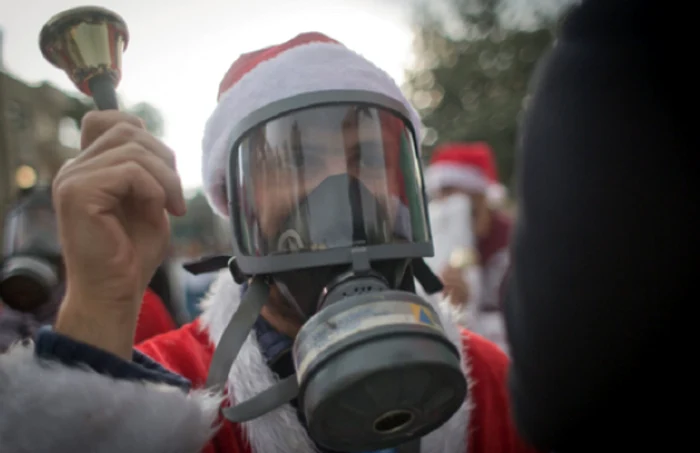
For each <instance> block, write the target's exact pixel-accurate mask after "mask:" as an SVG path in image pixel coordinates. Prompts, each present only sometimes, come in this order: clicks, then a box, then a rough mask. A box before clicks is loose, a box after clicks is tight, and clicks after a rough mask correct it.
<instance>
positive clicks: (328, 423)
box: [207, 91, 466, 452]
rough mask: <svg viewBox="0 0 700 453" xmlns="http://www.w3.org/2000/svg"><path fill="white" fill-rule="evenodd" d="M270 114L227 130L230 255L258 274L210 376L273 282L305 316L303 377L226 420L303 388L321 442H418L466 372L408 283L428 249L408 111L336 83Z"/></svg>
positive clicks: (453, 404) (264, 408)
mask: <svg viewBox="0 0 700 453" xmlns="http://www.w3.org/2000/svg"><path fill="white" fill-rule="evenodd" d="M324 97H325V98H327V99H332V100H333V102H328V101H326V102H324ZM280 111H281V112H283V113H279V112H280ZM263 112H264V114H263V113H260V115H261V116H258V117H255V115H256V114H253V117H254V118H255V119H254V120H250V122H249V123H248V124H249V125H250V126H249V127H245V128H244V129H245V130H244V131H242V132H238V133H235V134H234V137H233V138H232V143H233V146H232V150H231V155H230V162H229V173H228V181H227V185H228V187H227V188H228V200H229V208H230V210H229V212H230V213H231V222H232V227H233V228H232V229H233V232H234V252H235V260H233V261H232V263H233V264H232V266H235V267H236V268H237V270H236V272H238V273H241V274H244V275H245V276H246V277H252V282H251V284H250V286H249V288H248V290H247V291H246V293H245V295H244V296H243V299H242V301H241V305H240V307H239V309H238V311H237V312H236V313H235V314H234V316H233V318H232V320H231V323H230V324H229V326H228V327H227V329H226V330H225V332H224V334H223V335H222V338H221V341H220V342H219V344H218V347H217V350H216V352H215V354H214V358H213V360H212V364H211V368H210V375H209V378H208V382H207V383H208V385H212V386H217V385H221V384H222V383H224V382H226V378H227V375H228V372H229V370H230V367H231V365H232V364H233V361H234V360H235V356H236V355H237V353H238V351H239V350H240V348H241V346H242V344H243V342H244V341H245V339H246V337H247V336H248V334H249V332H250V330H251V328H252V325H253V323H254V322H255V320H256V319H257V317H258V316H259V314H260V311H261V309H262V306H263V305H265V303H267V301H268V298H269V289H270V285H274V286H275V287H276V288H277V289H278V290H279V293H280V294H282V295H283V296H284V298H285V299H286V301H287V302H289V303H290V304H292V305H294V306H295V307H296V308H297V309H298V311H299V314H300V319H302V320H303V321H304V322H303V326H302V328H301V330H300V331H299V333H298V335H297V337H296V339H295V341H294V346H293V350H292V357H293V361H294V365H295V370H296V374H295V375H292V376H290V377H289V378H286V379H282V380H281V381H279V382H278V383H277V384H276V385H274V386H273V387H271V388H269V389H267V390H265V391H263V392H262V393H260V394H258V395H257V396H255V397H253V398H251V399H250V400H248V401H242V402H238V403H237V404H236V405H235V406H234V407H231V408H226V409H224V411H223V413H224V415H225V416H226V418H228V419H229V420H231V421H234V422H245V421H248V420H252V419H254V418H257V417H260V416H262V415H264V414H265V413H267V412H269V411H271V410H274V409H276V408H277V407H279V406H280V405H282V404H284V403H287V402H289V401H291V400H292V399H294V398H295V397H296V398H297V402H298V407H299V411H300V413H301V414H302V416H303V420H304V421H305V423H306V427H307V430H308V432H309V435H310V436H311V438H312V439H313V440H314V441H315V442H317V443H318V444H319V445H321V446H323V447H325V448H328V449H332V450H335V451H348V452H362V451H373V450H377V449H382V448H391V447H396V446H399V445H405V444H407V443H413V444H414V445H415V443H416V442H420V441H419V439H420V437H422V436H424V435H425V434H427V433H429V432H431V431H433V430H434V429H436V428H437V427H438V426H440V425H442V424H443V423H444V422H445V421H447V419H449V417H450V416H451V415H452V414H453V413H454V412H455V411H456V410H457V409H458V408H459V407H460V406H461V404H462V403H463V401H464V398H465V396H466V382H465V378H464V375H463V373H462V370H461V366H460V355H459V352H458V350H457V348H456V347H455V345H454V344H453V343H452V342H451V341H449V340H448V339H447V338H446V335H445V333H444V330H443V326H442V325H441V323H440V320H439V316H438V314H437V313H436V311H435V310H434V308H433V307H432V306H431V305H430V304H429V303H428V302H426V301H424V300H423V299H422V298H420V297H418V296H417V295H416V294H415V293H414V292H412V291H410V290H407V288H406V286H405V285H404V283H405V281H407V280H410V281H411V283H412V281H413V278H412V275H411V270H410V268H411V265H410V263H411V261H412V260H414V259H416V258H422V257H426V256H430V255H432V253H433V247H432V241H431V236H430V228H429V224H428V220H427V218H428V216H427V209H426V201H425V200H426V197H425V193H424V189H423V179H422V172H421V165H420V161H419V156H418V151H417V146H416V140H415V134H414V131H413V129H412V127H411V125H410V121H408V120H407V118H408V117H409V115H408V113H407V112H406V111H405V108H404V107H403V106H402V105H401V104H400V103H397V102H395V101H393V100H391V99H384V98H382V97H381V96H378V95H377V94H375V93H364V92H337V91H336V92H322V93H315V94H307V95H303V96H299V97H296V98H292V99H288V100H285V101H283V103H282V104H278V105H275V106H268V107H267V108H266V109H263ZM265 118H272V119H265ZM239 136H240V137H239ZM411 288H412V286H411Z"/></svg>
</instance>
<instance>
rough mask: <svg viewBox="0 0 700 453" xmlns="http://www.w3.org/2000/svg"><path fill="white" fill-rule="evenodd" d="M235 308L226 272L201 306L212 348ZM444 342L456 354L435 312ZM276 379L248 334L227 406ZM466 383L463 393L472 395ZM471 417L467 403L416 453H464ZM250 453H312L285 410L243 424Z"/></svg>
mask: <svg viewBox="0 0 700 453" xmlns="http://www.w3.org/2000/svg"><path fill="white" fill-rule="evenodd" d="M239 302H240V287H239V286H238V285H237V284H236V283H235V282H234V281H233V279H232V278H231V275H230V274H229V272H228V270H226V271H222V272H221V273H220V275H219V276H218V278H217V279H216V281H215V282H214V284H213V285H212V288H211V290H210V292H209V295H208V296H207V298H206V299H205V300H204V302H203V303H202V308H203V314H202V316H201V320H202V326H203V327H204V328H207V329H208V331H209V336H210V338H211V340H212V342H213V343H214V344H218V342H219V340H220V339H221V335H222V334H223V332H224V329H225V328H226V326H227V325H228V323H229V321H230V319H231V317H232V316H233V313H234V312H235V311H236V309H237V308H238V304H239ZM436 310H437V311H438V313H440V320H441V322H442V324H443V326H445V331H446V333H447V335H448V338H449V339H450V340H451V341H452V342H453V343H454V344H455V345H456V346H457V349H458V350H459V351H460V354H462V350H463V348H462V339H461V335H460V331H459V328H458V327H457V325H456V323H455V322H454V321H453V319H452V316H453V315H451V314H450V313H449V312H448V311H446V310H442V309H440V308H439V306H436ZM462 369H463V371H464V372H465V375H466V376H469V372H468V371H469V363H468V360H467V357H465V356H462ZM276 381H277V378H276V377H275V376H274V374H273V373H272V371H271V370H270V369H269V368H268V366H267V364H266V363H265V360H264V358H263V355H262V352H261V351H260V347H259V345H258V342H257V339H256V338H255V335H254V334H253V333H252V332H251V334H250V335H249V336H248V340H247V341H246V343H245V344H244V346H243V348H242V349H241V352H240V354H239V355H238V358H237V359H236V361H235V362H234V364H233V366H232V367H231V372H230V373H229V382H230V383H235V385H231V384H229V389H228V390H229V395H231V396H232V401H245V400H248V399H250V398H252V397H253V396H255V395H257V394H258V393H260V392H262V391H263V390H265V389H267V388H269V387H271V386H272V385H273V384H274V383H275V382H276ZM472 386H473V385H472V382H471V381H470V382H469V391H470V392H471V391H472ZM470 412H471V403H470V399H469V398H467V400H466V401H465V402H464V404H462V406H461V407H460V408H459V410H458V411H457V412H456V413H455V414H454V415H453V416H452V418H451V419H450V420H448V421H447V423H445V424H444V425H443V426H441V427H440V428H438V429H437V430H435V431H433V432H432V433H430V434H428V435H427V436H425V437H424V438H423V440H422V443H421V453H462V452H465V453H466V452H467V426H468V423H469V416H470ZM243 427H244V432H245V433H246V435H247V438H248V441H249V442H250V445H251V448H252V451H253V453H288V452H290V451H294V452H296V453H315V452H316V449H315V447H314V444H313V442H312V441H311V439H310V438H309V436H308V434H307V433H306V430H305V429H304V428H303V427H302V426H301V423H299V420H298V419H297V415H296V411H295V410H294V409H293V408H292V407H291V406H290V405H289V404H285V405H284V406H282V407H280V408H279V409H277V410H274V411H272V412H270V413H268V414H266V415H264V416H263V417H260V418H258V419H256V420H252V421H250V422H246V423H244V424H243Z"/></svg>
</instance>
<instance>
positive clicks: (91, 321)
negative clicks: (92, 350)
mask: <svg viewBox="0 0 700 453" xmlns="http://www.w3.org/2000/svg"><path fill="white" fill-rule="evenodd" d="M132 306H135V307H139V306H140V304H139V303H134V304H132ZM137 320H138V312H136V313H134V311H133V309H132V308H130V306H129V305H128V304H119V305H116V304H115V305H110V304H108V303H103V304H97V303H89V302H86V301H81V300H80V299H78V298H77V297H75V296H71V295H67V296H66V298H65V299H64V301H63V302H62V304H61V309H60V311H59V313H58V317H57V319H56V324H55V328H54V329H55V331H56V332H57V333H60V334H61V335H65V336H67V337H69V338H72V339H74V340H76V341H79V342H81V343H85V344H88V345H91V346H94V347H96V348H99V349H102V350H105V351H107V352H109V353H111V354H114V355H116V356H118V357H120V358H122V359H124V360H130V359H131V354H132V349H133V347H134V335H135V332H136V323H137Z"/></svg>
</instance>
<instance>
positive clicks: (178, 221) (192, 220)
mask: <svg viewBox="0 0 700 453" xmlns="http://www.w3.org/2000/svg"><path fill="white" fill-rule="evenodd" d="M215 221H216V217H215V214H214V212H213V211H212V209H211V207H210V206H209V202H208V201H207V198H206V196H205V195H204V193H203V192H202V191H201V190H200V191H197V193H196V194H194V196H192V197H191V198H188V199H187V214H185V215H184V216H182V217H171V218H170V227H171V231H172V236H173V239H174V241H175V243H186V242H189V241H193V240H194V241H198V242H200V243H201V244H204V245H210V244H211V243H212V241H213V240H214V238H215V237H216V232H215V229H216V225H215V223H214V222H215Z"/></svg>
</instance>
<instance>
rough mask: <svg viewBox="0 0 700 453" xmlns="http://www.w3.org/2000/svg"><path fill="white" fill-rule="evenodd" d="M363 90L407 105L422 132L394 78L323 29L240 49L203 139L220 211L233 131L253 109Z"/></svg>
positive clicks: (206, 176) (224, 209) (209, 187)
mask: <svg viewBox="0 0 700 453" xmlns="http://www.w3.org/2000/svg"><path fill="white" fill-rule="evenodd" d="M326 90H363V91H373V92H376V93H378V94H381V95H384V96H388V97H390V98H393V99H395V100H397V101H399V102H401V103H403V105H405V106H406V108H407V109H408V111H409V112H410V120H411V122H412V123H413V127H414V129H415V131H416V135H417V136H418V137H420V126H421V122H420V117H419V116H418V113H417V112H416V111H415V109H414V108H413V107H412V106H411V104H410V103H409V101H408V99H406V97H405V96H404V95H403V94H402V93H401V90H400V89H399V87H398V86H397V85H396V83H395V82H394V80H393V79H392V78H391V77H390V76H389V75H388V74H387V73H386V72H384V71H382V70H381V69H379V68H378V67H377V66H375V65H374V64H373V63H371V62H370V61H368V60H367V59H365V58H364V57H362V56H361V55H359V54H357V53H355V52H353V51H352V50H350V49H348V48H347V47H345V46H344V45H343V44H341V43H339V42H338V41H336V40H334V39H331V38H329V37H328V36H325V35H323V34H321V33H303V34H300V35H298V36H296V37H295V38H292V39H291V40H289V41H287V42H285V43H282V44H278V45H275V46H271V47H267V48H264V49H261V50H257V51H254V52H250V53H247V54H243V55H241V56H240V57H239V58H238V59H237V60H236V61H235V62H234V63H233V64H232V65H231V67H230V69H229V70H228V72H227V73H226V75H225V76H224V79H223V80H222V82H221V85H220V86H219V93H218V101H219V102H218V104H217V106H216V108H215V110H214V113H212V115H211V117H210V118H209V120H208V121H207V124H206V127H205V130H204V139H203V141H202V151H203V155H202V173H203V178H202V179H203V182H204V189H205V192H206V194H207V197H208V199H209V202H210V204H211V205H212V206H213V207H214V209H215V210H216V212H218V213H219V214H221V215H224V216H226V215H228V206H227V200H226V167H227V165H228V153H229V152H230V149H229V147H230V146H231V143H230V134H231V132H232V130H233V128H234V127H235V126H236V125H237V123H239V122H240V121H241V120H242V119H243V118H245V117H246V116H247V115H248V114H250V113H252V112H254V111H255V110H257V109H259V108H262V107H264V106H266V105H268V104H271V103H273V102H276V101H279V100H282V99H285V98H288V97H292V96H296V95H300V94H304V93H311V92H318V91H326Z"/></svg>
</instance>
